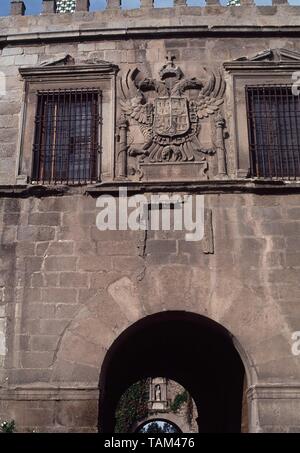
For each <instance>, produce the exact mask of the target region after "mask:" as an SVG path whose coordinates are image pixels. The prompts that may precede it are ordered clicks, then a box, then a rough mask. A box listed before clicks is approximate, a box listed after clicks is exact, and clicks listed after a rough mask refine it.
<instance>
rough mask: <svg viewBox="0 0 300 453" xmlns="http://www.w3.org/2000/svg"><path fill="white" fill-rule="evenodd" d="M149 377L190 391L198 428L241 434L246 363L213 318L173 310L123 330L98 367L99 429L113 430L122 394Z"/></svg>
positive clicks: (214, 431) (200, 429)
mask: <svg viewBox="0 0 300 453" xmlns="http://www.w3.org/2000/svg"><path fill="white" fill-rule="evenodd" d="M149 376H152V377H155V376H165V377H167V378H169V379H173V380H175V381H177V382H179V383H180V384H181V385H182V386H183V387H184V388H186V389H187V390H188V392H189V393H190V394H191V396H192V397H193V399H194V401H195V403H196V406H197V410H198V414H199V417H198V425H199V432H206V433H222V432H223V433H224V432H240V430H241V412H242V398H243V380H244V366H243V364H242V361H241V359H240V356H239V354H238V352H237V351H236V349H235V347H234V345H233V343H232V339H231V336H230V334H229V333H228V331H227V330H226V329H225V328H224V327H222V326H220V325H219V324H217V323H216V322H214V321H212V320H210V319H209V318H206V317H204V316H200V315H196V314H192V313H188V312H184V311H178V312H177V311H174V312H162V313H158V314H155V315H151V316H147V317H146V318H144V319H142V320H140V321H138V322H136V323H135V324H133V325H132V326H131V327H129V328H128V329H126V331H125V332H123V333H122V334H121V335H120V336H119V337H118V338H117V340H116V341H115V342H114V343H113V345H112V346H111V348H110V349H109V351H108V353H107V355H106V358H105V360H104V363H103V366H102V370H101V375H100V401H99V430H100V432H104V433H112V432H114V425H115V410H116V406H117V404H118V401H119V399H120V397H121V395H122V394H123V393H124V391H125V390H126V389H127V388H128V387H130V386H131V385H132V384H133V383H134V382H137V381H138V380H140V379H143V378H147V377H149Z"/></svg>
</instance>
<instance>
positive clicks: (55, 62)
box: [40, 54, 75, 66]
mask: <svg viewBox="0 0 300 453" xmlns="http://www.w3.org/2000/svg"><path fill="white" fill-rule="evenodd" d="M74 64H75V60H74V58H73V57H72V56H71V55H69V54H67V55H62V56H61V57H56V58H52V59H50V60H47V61H43V62H42V63H41V65H40V66H71V65H74Z"/></svg>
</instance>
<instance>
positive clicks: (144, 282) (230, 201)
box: [1, 194, 300, 430]
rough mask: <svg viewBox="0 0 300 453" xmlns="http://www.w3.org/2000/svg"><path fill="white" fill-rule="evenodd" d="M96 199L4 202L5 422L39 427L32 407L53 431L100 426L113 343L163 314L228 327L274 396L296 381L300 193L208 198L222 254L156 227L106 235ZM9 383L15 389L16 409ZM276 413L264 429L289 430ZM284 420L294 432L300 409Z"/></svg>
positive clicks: (254, 374) (263, 419)
mask: <svg viewBox="0 0 300 453" xmlns="http://www.w3.org/2000/svg"><path fill="white" fill-rule="evenodd" d="M95 203H96V201H95V199H93V198H91V197H87V196H83V195H80V194H74V195H68V196H61V197H45V198H35V197H28V198H27V199H13V198H6V199H5V198H3V199H2V200H1V206H2V211H3V225H2V236H1V237H2V251H3V252H4V253H3V252H2V256H3V260H2V273H1V275H2V277H3V280H2V292H3V299H2V305H1V308H2V310H4V309H5V313H6V316H7V319H8V333H9V335H8V340H7V341H8V350H9V354H8V355H7V357H6V371H7V374H8V380H4V381H3V383H2V385H3V387H2V392H4V393H3V396H2V398H3V399H2V401H1V406H2V409H1V416H2V417H4V416H6V417H7V416H8V415H9V416H10V417H12V418H15V420H16V423H17V426H18V427H19V429H23V428H24V429H27V428H29V429H33V428H35V425H38V422H37V421H36V422H33V420H37V419H38V415H37V416H36V417H37V418H34V417H35V416H34V414H42V416H41V418H40V425H41V426H40V429H43V430H53V429H55V430H59V429H60V428H61V429H76V430H77V429H82V428H83V429H84V428H87V427H90V428H92V427H94V428H95V429H96V425H97V403H96V401H97V387H98V379H99V370H100V366H101V363H102V361H103V359H104V356H105V353H106V351H107V349H108V348H109V346H110V345H111V343H112V342H113V341H114V339H115V338H116V337H117V336H118V335H119V334H120V333H121V332H122V331H123V330H124V329H125V328H126V327H127V326H129V325H130V324H132V323H133V322H134V321H136V320H138V319H140V318H142V317H144V316H146V315H148V314H152V313H156V312H159V311H161V310H181V309H184V310H187V311H191V312H195V313H200V314H203V315H205V316H208V317H210V318H212V319H214V320H216V321H217V322H219V323H220V324H222V325H224V326H225V327H226V328H228V330H229V331H230V332H231V333H232V334H233V335H234V336H235V338H236V339H237V340H238V342H239V343H240V344H241V345H242V346H243V348H244V349H245V351H246V353H247V356H248V357H249V363H250V364H251V365H250V367H251V368H250V373H251V378H250V379H251V384H253V385H254V384H258V386H260V385H266V386H267V388H268V386H270V388H271V390H272V392H273V391H275V390H276V386H278V385H280V384H281V383H282V384H284V385H285V384H286V383H289V384H293V383H296V382H297V376H298V375H299V360H298V358H297V357H295V356H293V355H292V354H291V333H292V332H293V331H294V330H297V328H298V323H299V310H298V305H297V303H298V302H297V301H298V298H299V285H298V281H299V253H298V251H297V250H298V248H297V247H298V242H299V226H300V223H299V209H300V206H299V204H300V202H299V196H298V195H288V196H272V195H268V196H262V195H251V194H248V195H242V194H240V195H238V194H223V195H221V194H219V195H217V194H216V195H207V196H206V201H205V203H206V207H210V208H211V209H212V218H213V230H214V243H215V254H204V253H203V251H202V244H201V242H199V243H195V242H186V241H185V240H184V237H183V234H184V233H183V232H176V233H172V232H170V233H167V232H160V231H158V232H152V233H151V232H149V236H148V239H147V240H146V243H144V241H145V237H144V233H143V232H131V231H123V232H118V231H116V232H111V231H107V232H100V231H98V230H97V228H96V226H95V219H96V215H97V212H98V210H97V209H96V206H95ZM143 250H145V252H143ZM258 333H259V334H258ZM273 387H275V390H274V389H273ZM6 389H15V390H14V391H13V390H9V392H8V395H9V398H12V399H13V401H9V404H8V403H7V401H6V398H7V393H6ZM76 389H78V394H77V391H75V390H76ZM295 392H296V389H295ZM78 395H79V396H78ZM90 395H93V397H94V398H95V400H94V401H93V404H90V403H87V401H89V399H90ZM58 397H59V398H61V399H62V400H64V399H66V400H67V401H60V402H54V401H53V402H52V403H49V405H48V406H47V410H45V408H44V407H43V404H41V406H39V404H40V403H39V402H36V401H35V402H34V403H32V402H30V404H29V403H28V404H29V405H28V404H27V403H25V402H24V401H22V400H23V399H29V400H32V399H33V400H36V399H37V400H38V401H39V400H42V401H43V400H46V401H47V400H48V398H50V399H57V398H58ZM268 398H269V396H268ZM69 399H71V401H69ZM73 399H75V401H72V400H73ZM78 399H79V400H81V399H82V400H83V401H78ZM15 400H20V401H15ZM284 401H285V400H283V403H284ZM290 403H291V402H290V401H289V400H287V404H290ZM51 404H53V405H54V408H55V410H54V409H52V408H51ZM267 404H272V400H268V399H267ZM293 404H297V400H294V401H293ZM32 405H33V407H32ZM74 405H75V407H77V410H76V417H75V415H74V412H75V411H74V410H72V409H68V408H74ZM87 407H88V411H89V413H90V412H91V415H90V416H89V417H88V418H86V410H87V409H86V408H87ZM263 407H264V404H263ZM295 407H296V406H295ZM68 410H70V414H69V416H68V415H67V414H68ZM264 410H265V409H264ZM60 411H62V412H64V411H66V413H64V415H61V414H60ZM32 417H33V418H32ZM268 417H271V419H272V414H270V415H268V414H266V415H265V416H259V423H260V425H259V427H258V428H259V429H265V428H266V429H268V430H277V429H279V426H276V424H275V425H274V426H272V427H271V426H267V427H266V426H265V425H266V424H268V423H269V422H268ZM286 417H287V420H286V422H285V425H284V426H285V427H284V429H293V426H295V427H299V420H298V418H297V417H298V416H297V414H296V412H289V411H287V414H286ZM91 421H92V423H91ZM273 423H274V421H273V420H272V421H271V423H270V425H273ZM281 423H282V422H281V421H279V425H281ZM33 425H34V426H33ZM297 429H298V428H297Z"/></svg>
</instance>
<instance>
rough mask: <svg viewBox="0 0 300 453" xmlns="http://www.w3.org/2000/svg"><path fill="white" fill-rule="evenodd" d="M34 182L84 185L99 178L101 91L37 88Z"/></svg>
mask: <svg viewBox="0 0 300 453" xmlns="http://www.w3.org/2000/svg"><path fill="white" fill-rule="evenodd" d="M37 96H38V101H37V111H36V118H35V140H34V145H33V175H32V180H33V182H39V183H43V184H44V183H65V184H76V183H78V184H82V183H91V182H94V181H96V180H97V173H98V172H97V166H98V154H99V152H100V142H101V129H100V128H101V124H102V112H101V105H102V102H101V91H99V90H98V89H68V90H54V91H51V90H50V91H38V94H37Z"/></svg>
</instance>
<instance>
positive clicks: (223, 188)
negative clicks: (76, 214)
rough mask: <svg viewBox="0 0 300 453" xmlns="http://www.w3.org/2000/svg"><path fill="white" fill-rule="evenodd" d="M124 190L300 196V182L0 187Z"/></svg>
mask: <svg viewBox="0 0 300 453" xmlns="http://www.w3.org/2000/svg"><path fill="white" fill-rule="evenodd" d="M121 187H126V189H127V191H128V193H130V194H133V193H148V192H154V193H155V192H156V193H157V192H197V193H216V194H218V193H257V194H265V193H267V194H271V195H272V194H280V193H282V194H285V193H286V194H288V193H300V181H297V182H296V181H295V182H289V181H272V180H264V181H263V180H256V179H235V180H233V179H228V180H223V179H222V180H205V181H199V182H195V181H184V182H164V181H161V182H145V183H137V182H132V181H111V182H103V183H98V184H93V185H74V186H72V185H41V184H35V185H30V184H28V185H2V186H1V185H0V198H1V197H9V198H27V197H33V196H35V197H38V198H39V197H53V196H63V195H68V196H72V195H91V196H97V195H102V194H113V195H117V194H118V193H119V189H120V188H121Z"/></svg>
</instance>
